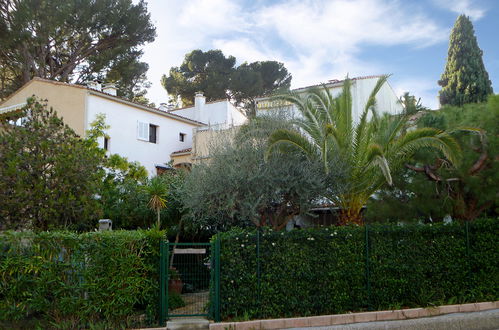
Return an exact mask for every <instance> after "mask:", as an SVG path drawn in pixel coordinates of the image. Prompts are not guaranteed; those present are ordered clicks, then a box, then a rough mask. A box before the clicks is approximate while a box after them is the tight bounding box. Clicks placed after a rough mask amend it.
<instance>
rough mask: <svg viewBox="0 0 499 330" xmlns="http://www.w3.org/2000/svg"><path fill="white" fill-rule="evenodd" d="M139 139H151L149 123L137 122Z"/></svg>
mask: <svg viewBox="0 0 499 330" xmlns="http://www.w3.org/2000/svg"><path fill="white" fill-rule="evenodd" d="M137 139H139V140H145V141H149V123H144V122H141V121H138V122H137Z"/></svg>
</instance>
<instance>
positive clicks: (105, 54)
mask: <svg viewBox="0 0 499 330" xmlns="http://www.w3.org/2000/svg"><path fill="white" fill-rule="evenodd" d="M154 38H155V28H154V26H153V25H152V23H151V21H150V14H149V13H148V12H147V6H146V3H145V2H144V1H139V2H137V3H136V4H134V3H132V1H131V0H100V1H93V0H71V1H67V0H42V1H40V0H15V1H1V2H0V44H1V45H2V47H1V49H0V79H1V83H2V87H4V88H2V90H1V91H0V99H1V98H4V97H6V96H8V95H9V94H10V93H12V92H13V91H15V90H16V89H18V88H19V87H20V86H21V85H22V84H24V83H26V82H28V81H29V80H30V79H31V78H33V77H42V78H47V79H53V80H58V81H64V82H69V81H73V82H74V81H76V82H78V83H83V82H84V81H85V80H89V79H92V78H100V77H105V76H106V74H107V73H109V79H108V80H110V81H115V80H116V79H117V74H116V72H117V71H119V74H118V76H119V78H122V80H123V81H122V82H120V86H119V87H120V89H121V90H120V93H121V94H122V95H124V96H129V93H130V92H134V93H135V92H136V91H134V89H135V88H139V89H140V87H139V85H141V84H143V83H144V79H143V78H144V76H143V74H144V70H146V69H147V65H146V64H145V63H140V62H138V61H137V58H138V57H140V55H141V54H142V51H141V50H140V49H139V48H138V47H139V46H141V45H143V44H144V43H147V42H151V41H153V40H154ZM106 78H107V77H106Z"/></svg>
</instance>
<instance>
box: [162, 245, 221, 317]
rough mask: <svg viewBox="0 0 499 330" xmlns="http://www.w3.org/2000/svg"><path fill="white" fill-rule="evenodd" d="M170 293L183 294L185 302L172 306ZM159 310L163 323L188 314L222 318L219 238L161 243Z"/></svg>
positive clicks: (172, 294) (171, 294) (173, 294)
mask: <svg viewBox="0 0 499 330" xmlns="http://www.w3.org/2000/svg"><path fill="white" fill-rule="evenodd" d="M170 296H177V298H178V296H180V298H181V299H182V301H183V302H184V306H182V307H178V308H172V306H169V297H170ZM170 298H171V297H170ZM159 314H160V324H164V322H165V320H167V319H170V318H172V317H189V316H203V317H209V318H212V319H214V320H216V321H220V242H214V243H169V242H166V241H162V242H161V243H160V313H159Z"/></svg>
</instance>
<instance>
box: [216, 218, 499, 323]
mask: <svg viewBox="0 0 499 330" xmlns="http://www.w3.org/2000/svg"><path fill="white" fill-rule="evenodd" d="M366 230H368V237H369V258H368V259H367V260H368V262H369V267H368V269H369V273H366V269H367V264H366V246H365V235H366V234H365V232H366ZM498 230H499V219H484V220H480V221H476V222H474V223H471V224H470V226H469V252H468V251H467V249H466V246H467V243H466V228H465V226H464V225H460V224H451V225H406V226H396V225H369V226H368V227H366V228H362V227H357V226H343V227H330V228H320V229H306V230H293V231H291V232H275V231H271V230H264V231H262V234H261V235H260V249H259V250H260V259H259V260H260V267H257V250H256V233H255V231H254V230H253V231H247V230H241V229H234V230H232V231H229V232H226V233H220V234H218V235H217V236H215V237H214V240H217V239H219V240H220V243H221V284H220V285H221V289H220V292H221V316H222V318H223V319H230V318H237V317H242V316H244V315H246V316H247V317H248V318H279V317H293V316H307V315H321V314H337V313H346V312H355V311H364V310H368V309H370V310H387V309H392V308H400V307H418V306H422V307H423V306H434V305H441V304H446V303H456V302H459V303H464V302H478V301H495V300H497V298H498V296H499V290H498V288H499V286H498V283H497V279H498V278H499V262H498V260H499V255H498V250H497V244H498V243H499V240H498V239H499V235H497V232H498ZM258 272H259V273H260V279H259V277H258ZM367 281H369V287H370V289H368V288H367V286H366V284H367ZM259 283H260V286H259Z"/></svg>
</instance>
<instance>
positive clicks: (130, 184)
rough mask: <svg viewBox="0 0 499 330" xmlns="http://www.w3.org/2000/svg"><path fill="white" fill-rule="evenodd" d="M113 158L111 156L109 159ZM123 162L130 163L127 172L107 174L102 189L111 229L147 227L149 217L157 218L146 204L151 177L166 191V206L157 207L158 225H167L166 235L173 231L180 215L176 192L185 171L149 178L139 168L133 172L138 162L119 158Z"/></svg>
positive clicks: (102, 199) (181, 182)
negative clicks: (111, 222) (111, 224)
mask: <svg viewBox="0 0 499 330" xmlns="http://www.w3.org/2000/svg"><path fill="white" fill-rule="evenodd" d="M113 157H114V155H113V156H111V157H109V159H111V158H113ZM118 158H121V157H118ZM123 161H124V164H126V165H127V166H131V169H129V170H127V171H126V172H122V171H117V172H115V175H113V176H111V177H109V176H108V178H107V180H106V181H105V185H104V189H103V190H102V192H101V203H102V208H103V211H104V217H105V218H109V219H112V220H113V227H114V228H120V229H137V228H150V227H151V225H152V223H153V222H151V219H153V218H154V217H155V216H156V217H157V212H156V210H155V209H151V208H149V207H148V204H149V201H150V198H151V197H150V195H149V193H148V189H152V188H150V186H151V181H153V180H154V182H155V183H154V184H155V185H156V188H159V189H162V190H163V189H164V190H165V195H164V196H163V198H164V199H165V200H167V201H168V204H167V207H166V208H163V209H161V210H160V222H161V225H162V227H163V228H168V233H169V234H171V235H173V234H175V233H176V231H177V230H178V224H179V222H180V219H181V217H182V214H183V211H182V204H181V202H180V197H179V194H180V192H179V191H180V189H181V186H182V184H183V177H184V173H183V172H182V171H174V172H168V173H165V174H162V175H161V176H159V177H155V178H152V179H148V178H147V176H146V175H144V176H143V175H142V174H141V173H142V171H141V170H139V171H138V172H137V171H136V165H137V164H135V163H133V162H132V163H129V162H127V161H126V160H124V159H122V158H121V159H120V163H121V162H123ZM139 168H140V169H141V167H139ZM109 173H110V172H109V171H108V175H109ZM137 173H140V175H137ZM156 188H155V189H156Z"/></svg>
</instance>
